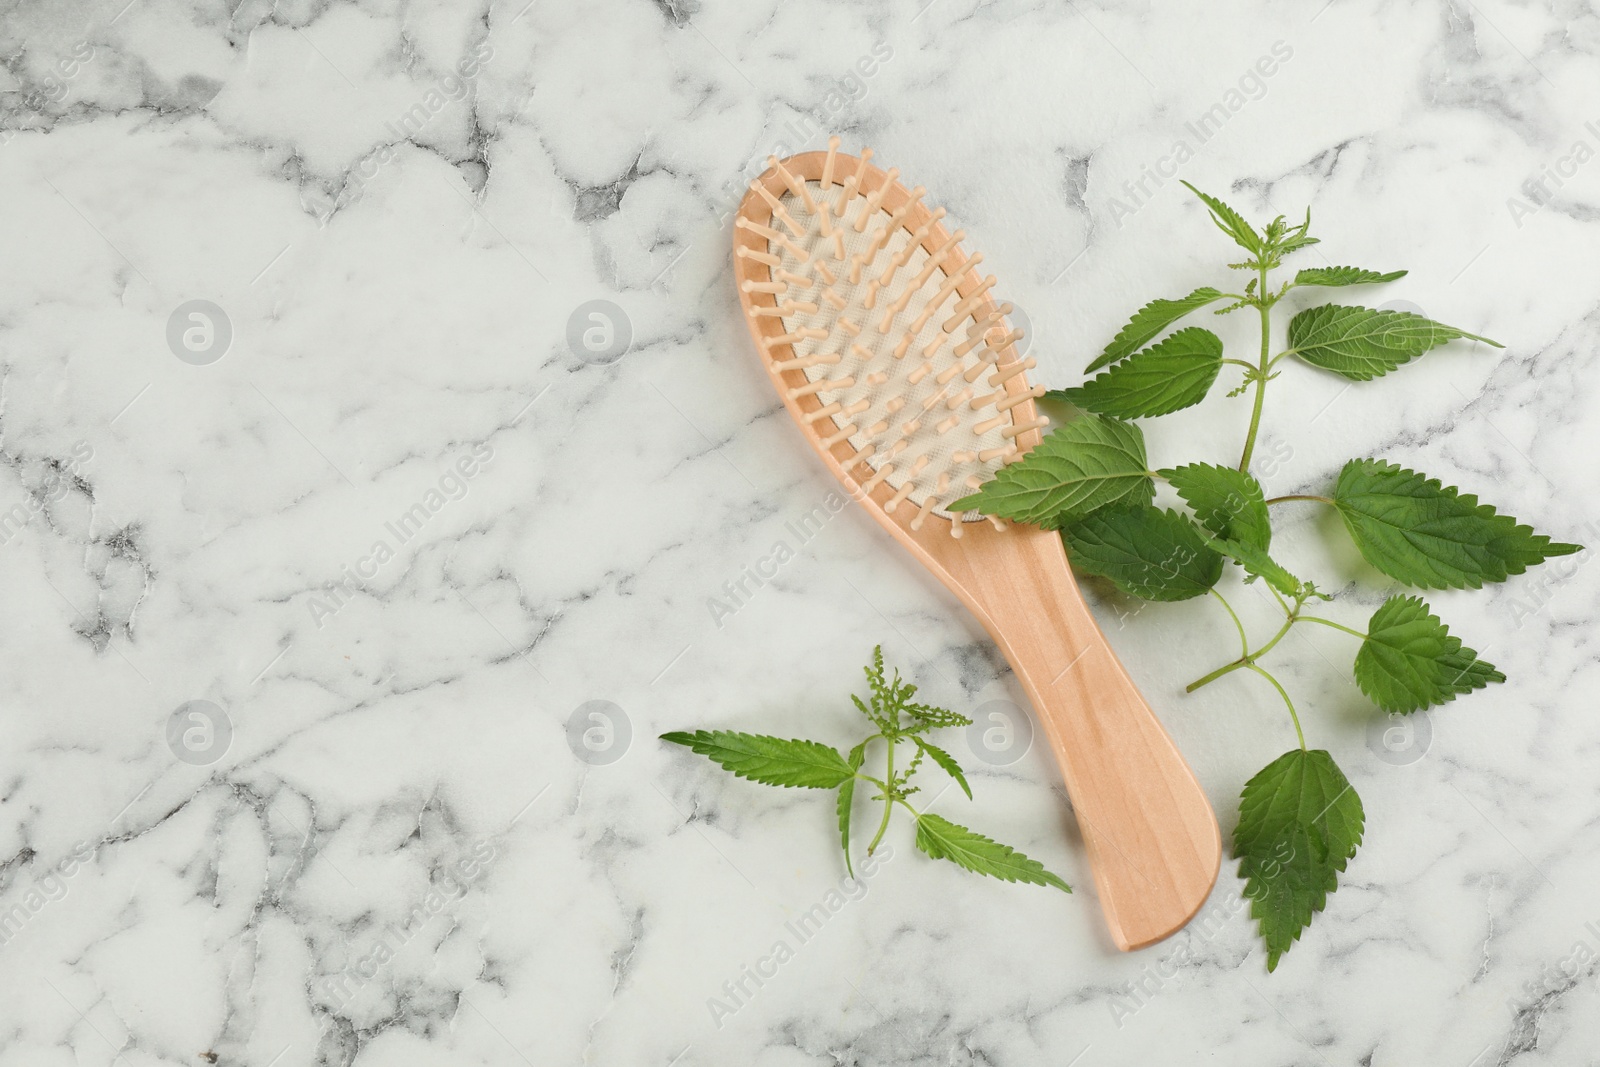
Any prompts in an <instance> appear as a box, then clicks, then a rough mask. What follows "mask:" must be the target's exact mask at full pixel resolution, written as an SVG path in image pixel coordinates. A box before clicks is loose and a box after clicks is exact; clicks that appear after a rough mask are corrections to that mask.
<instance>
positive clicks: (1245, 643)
mask: <svg viewBox="0 0 1600 1067" xmlns="http://www.w3.org/2000/svg"><path fill="white" fill-rule="evenodd" d="M1206 592H1208V593H1210V594H1211V595H1212V596H1214V597H1216V598H1217V602H1218V603H1219V604H1221V605H1222V606H1223V607H1224V608H1227V609H1228V618H1230V619H1232V620H1233V626H1234V629H1236V630H1238V631H1239V655H1240V656H1248V655H1249V654H1250V638H1249V637H1247V636H1246V635H1245V632H1244V623H1242V622H1240V621H1239V615H1238V613H1237V612H1235V611H1234V610H1233V605H1232V604H1230V603H1228V600H1227V598H1226V597H1224V596H1223V595H1222V594H1221V593H1219V592H1217V590H1216V588H1215V587H1213V588H1211V589H1207V590H1206Z"/></svg>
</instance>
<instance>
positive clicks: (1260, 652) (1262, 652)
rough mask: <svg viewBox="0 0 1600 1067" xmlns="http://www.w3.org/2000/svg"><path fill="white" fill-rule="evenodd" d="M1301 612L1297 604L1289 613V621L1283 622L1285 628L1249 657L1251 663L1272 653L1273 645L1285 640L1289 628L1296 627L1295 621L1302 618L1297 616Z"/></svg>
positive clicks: (1281, 628)
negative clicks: (1284, 636)
mask: <svg viewBox="0 0 1600 1067" xmlns="http://www.w3.org/2000/svg"><path fill="white" fill-rule="evenodd" d="M1299 610H1300V605H1299V604H1296V605H1295V606H1294V611H1291V612H1290V613H1289V617H1288V618H1287V619H1284V620H1283V626H1282V627H1280V628H1279V630H1278V632H1277V633H1275V634H1273V635H1272V640H1270V641H1268V642H1267V643H1266V644H1264V645H1262V646H1261V647H1260V648H1258V649H1256V650H1255V651H1254V652H1252V653H1251V654H1250V656H1249V657H1248V658H1249V659H1250V662H1252V663H1254V662H1255V661H1256V660H1258V659H1260V658H1261V657H1262V656H1265V655H1266V654H1267V653H1268V652H1270V651H1272V646H1273V645H1275V644H1277V643H1278V642H1279V641H1282V640H1283V635H1284V634H1286V633H1288V632H1289V627H1291V626H1293V625H1294V621H1295V620H1296V619H1297V618H1299V617H1300V616H1299V615H1298V614H1297V613H1298V612H1299Z"/></svg>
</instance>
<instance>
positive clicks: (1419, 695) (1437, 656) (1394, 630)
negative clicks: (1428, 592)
mask: <svg viewBox="0 0 1600 1067" xmlns="http://www.w3.org/2000/svg"><path fill="white" fill-rule="evenodd" d="M1355 675H1356V684H1357V685H1358V686H1360V687H1361V691H1362V692H1363V693H1365V694H1367V696H1368V698H1369V699H1371V701H1372V702H1373V703H1374V704H1376V705H1378V707H1380V708H1382V709H1383V710H1384V711H1419V710H1421V709H1422V708H1431V707H1434V706H1436V705H1439V704H1444V703H1447V702H1448V701H1451V700H1454V699H1455V698H1456V697H1457V696H1458V695H1460V694H1462V693H1470V692H1471V691H1472V690H1474V689H1482V688H1483V687H1484V686H1486V685H1488V684H1489V683H1490V682H1503V681H1505V680H1506V676H1505V675H1503V674H1501V673H1500V672H1499V671H1497V670H1495V668H1494V664H1492V663H1486V662H1484V661H1483V660H1481V659H1479V658H1478V654H1477V653H1476V652H1474V651H1473V650H1472V649H1470V648H1467V647H1465V646H1464V645H1462V643H1461V639H1460V638H1459V637H1451V636H1450V629H1449V627H1447V626H1445V624H1444V623H1442V622H1440V621H1439V618H1438V616H1436V615H1434V614H1432V612H1430V611H1429V609H1428V605H1427V604H1425V603H1423V601H1422V598H1421V597H1414V596H1392V597H1390V598H1389V599H1388V600H1385V601H1384V602H1383V606H1382V607H1380V608H1379V609H1378V610H1377V611H1376V612H1374V613H1373V615H1372V620H1371V621H1370V622H1368V623H1367V637H1366V640H1364V641H1362V642H1361V649H1360V651H1358V652H1357V653H1356V662H1355Z"/></svg>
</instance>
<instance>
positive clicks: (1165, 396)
mask: <svg viewBox="0 0 1600 1067" xmlns="http://www.w3.org/2000/svg"><path fill="white" fill-rule="evenodd" d="M1221 369H1222V339H1221V338H1220V337H1218V336H1217V335H1216V334H1214V333H1212V332H1211V331H1210V330H1203V329H1201V328H1200V327H1198V326H1190V327H1189V328H1187V329H1183V330H1179V331H1178V332H1177V333H1175V334H1173V335H1172V336H1171V337H1168V338H1167V339H1166V340H1164V341H1162V342H1160V343H1159V344H1155V345H1151V346H1150V347H1149V348H1147V349H1145V350H1144V351H1142V352H1140V353H1138V354H1137V355H1134V356H1132V357H1130V358H1128V359H1126V360H1123V361H1122V362H1120V363H1118V364H1117V365H1116V366H1114V367H1112V368H1111V369H1110V370H1107V371H1105V372H1103V373H1102V374H1101V375H1100V376H1099V377H1097V378H1095V379H1094V380H1093V381H1091V382H1086V383H1085V384H1083V385H1080V386H1078V387H1076V388H1073V389H1055V390H1052V391H1051V392H1049V393H1046V394H1045V395H1046V396H1050V397H1054V398H1055V399H1058V400H1068V401H1071V402H1072V403H1074V404H1076V405H1078V407H1080V408H1083V409H1084V410H1086V411H1095V412H1099V413H1100V414H1102V415H1112V416H1114V417H1116V418H1119V419H1136V418H1145V417H1150V416H1155V415H1167V414H1170V413H1172V412H1174V411H1178V410H1181V409H1183V408H1186V407H1190V406H1192V405H1194V404H1198V403H1200V401H1202V400H1204V399H1205V398H1206V393H1207V392H1208V391H1209V390H1210V389H1211V383H1212V382H1214V381H1216V380H1217V371H1219V370H1221Z"/></svg>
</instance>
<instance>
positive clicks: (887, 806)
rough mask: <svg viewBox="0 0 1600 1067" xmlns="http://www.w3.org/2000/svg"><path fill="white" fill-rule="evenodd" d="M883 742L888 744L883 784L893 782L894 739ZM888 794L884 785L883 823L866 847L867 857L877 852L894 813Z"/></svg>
mask: <svg viewBox="0 0 1600 1067" xmlns="http://www.w3.org/2000/svg"><path fill="white" fill-rule="evenodd" d="M884 740H886V741H888V742H889V757H888V761H887V763H886V764H885V766H884V771H883V780H884V781H885V782H893V781H894V742H895V739H894V738H892V737H888V738H885V739H884ZM889 792H890V790H889V787H888V786H887V785H885V786H884V787H883V821H881V822H880V823H878V832H877V834H875V835H874V836H873V838H872V844H870V845H868V846H867V855H869V856H870V855H872V854H873V853H874V852H875V851H877V848H878V842H879V841H882V840H883V835H884V832H885V831H886V830H888V829H889V814H890V813H891V812H892V811H894V799H895V798H894V797H892V796H890V795H889Z"/></svg>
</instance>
